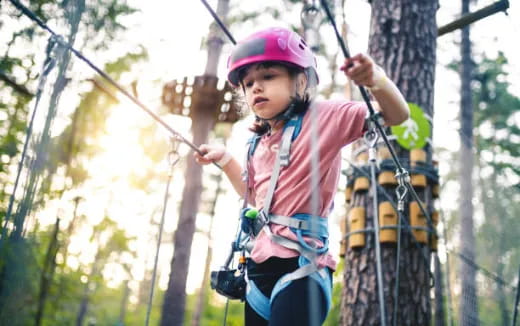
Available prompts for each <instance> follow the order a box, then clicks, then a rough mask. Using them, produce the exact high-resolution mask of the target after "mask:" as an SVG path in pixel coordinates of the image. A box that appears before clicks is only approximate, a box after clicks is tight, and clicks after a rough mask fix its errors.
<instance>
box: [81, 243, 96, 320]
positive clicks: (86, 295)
mask: <svg viewBox="0 0 520 326" xmlns="http://www.w3.org/2000/svg"><path fill="white" fill-rule="evenodd" d="M99 260H100V250H99V249H98V252H97V253H96V256H95V257H94V262H93V263H92V269H91V270H90V273H89V275H88V278H87V282H86V283H85V286H84V287H83V295H82V296H81V302H80V304H79V311H78V315H77V317H76V326H83V323H84V322H85V317H87V312H88V306H89V303H90V288H91V282H93V279H94V276H95V275H97V273H98V268H99V267H98V265H99Z"/></svg>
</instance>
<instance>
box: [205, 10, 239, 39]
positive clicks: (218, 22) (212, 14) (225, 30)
mask: <svg viewBox="0 0 520 326" xmlns="http://www.w3.org/2000/svg"><path fill="white" fill-rule="evenodd" d="M201 1H202V4H203V5H204V6H205V7H206V8H207V9H208V11H209V13H210V14H211V16H213V19H215V21H216V22H217V24H218V26H220V28H221V29H222V31H224V33H226V36H227V37H228V38H229V40H230V41H231V43H233V44H237V42H236V41H235V38H233V35H231V33H230V32H229V30H228V29H227V28H226V25H224V23H223V22H222V20H221V19H220V18H219V16H218V15H217V13H216V12H215V11H214V10H213V8H211V7H210V5H209V4H208V2H207V1H206V0H201Z"/></svg>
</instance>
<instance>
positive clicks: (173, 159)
mask: <svg viewBox="0 0 520 326" xmlns="http://www.w3.org/2000/svg"><path fill="white" fill-rule="evenodd" d="M177 147H178V143H177V142H176V139H175V138H172V150H171V151H170V153H169V154H168V163H169V165H170V170H169V172H168V181H167V182H166V190H165V191H164V201H163V209H162V214H161V222H160V224H159V234H158V236H157V248H156V250H155V259H154V263H153V272H152V284H151V285H150V296H149V297H148V305H147V307H146V320H145V326H148V325H149V323H150V314H151V311H152V302H153V295H154V290H155V281H156V279H157V265H158V262H159V250H160V248H161V241H162V234H163V230H164V219H165V216H166V208H167V206H168V200H169V197H170V184H171V181H172V178H173V169H174V168H175V165H176V164H177V162H179V159H180V156H179V153H178V152H177Z"/></svg>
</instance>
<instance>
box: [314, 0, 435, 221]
mask: <svg viewBox="0 0 520 326" xmlns="http://www.w3.org/2000/svg"><path fill="white" fill-rule="evenodd" d="M320 2H321V5H322V6H323V8H324V9H325V13H326V14H327V18H328V19H329V21H330V23H331V25H332V27H333V28H334V32H335V34H336V38H337V40H338V43H339V45H340V47H341V50H342V51H343V55H344V56H345V58H350V54H349V51H348V49H347V47H346V46H345V42H344V41H343V39H342V37H341V35H340V34H339V31H338V28H337V26H336V22H335V21H334V17H332V14H331V12H330V9H329V7H328V5H327V2H326V0H320ZM359 91H360V93H361V96H362V97H363V100H364V101H365V103H366V105H367V107H368V111H369V113H370V117H369V119H370V120H371V121H372V122H373V123H374V126H375V127H376V128H377V130H378V131H379V134H380V135H381V137H382V138H383V140H384V142H385V145H386V146H387V147H388V151H389V152H390V155H391V156H392V160H393V161H394V163H395V165H396V167H397V171H396V172H397V174H403V175H407V174H408V172H407V171H406V170H405V169H404V168H403V166H402V165H401V162H400V161H399V159H398V157H397V154H396V153H395V150H394V148H393V146H392V144H390V141H389V140H388V137H387V136H386V133H385V132H384V129H383V127H381V124H380V123H379V121H378V115H377V114H376V112H375V110H374V108H373V107H372V104H371V103H370V98H369V96H368V93H367V91H366V89H365V88H364V87H363V86H359ZM406 187H407V188H408V191H409V192H410V193H411V194H412V197H413V198H414V199H415V200H416V201H417V203H418V205H419V209H420V210H421V212H422V213H423V214H424V216H425V217H426V219H427V222H428V224H429V225H430V227H431V226H432V225H433V223H432V220H431V217H430V214H428V212H427V211H426V209H425V208H424V205H423V204H422V202H421V200H420V198H419V196H418V195H417V193H416V192H415V190H414V189H413V187H412V185H411V184H410V182H409V180H406Z"/></svg>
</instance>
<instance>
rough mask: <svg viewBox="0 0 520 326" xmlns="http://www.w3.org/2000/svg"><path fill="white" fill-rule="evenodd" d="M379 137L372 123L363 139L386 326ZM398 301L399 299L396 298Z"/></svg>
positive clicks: (383, 322) (378, 274)
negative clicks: (379, 179)
mask: <svg viewBox="0 0 520 326" xmlns="http://www.w3.org/2000/svg"><path fill="white" fill-rule="evenodd" d="M378 138H379V135H378V133H377V131H376V130H375V129H374V123H371V127H370V129H369V130H368V131H367V132H366V133H365V135H364V136H363V139H364V141H365V144H366V145H367V147H368V160H369V162H370V178H371V180H372V193H373V197H372V198H373V200H372V213H373V214H372V215H373V217H374V218H373V223H372V224H373V226H372V227H373V228H374V233H373V234H374V242H375V251H376V278H377V294H378V299H379V313H380V319H381V325H382V326H386V310H385V295H384V288H383V287H384V284H383V266H382V258H381V242H380V241H379V205H378V203H377V183H376V182H374V181H375V180H376V170H377V161H376V160H377V158H376V147H375V146H376V143H377V139H378ZM396 299H397V298H396Z"/></svg>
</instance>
